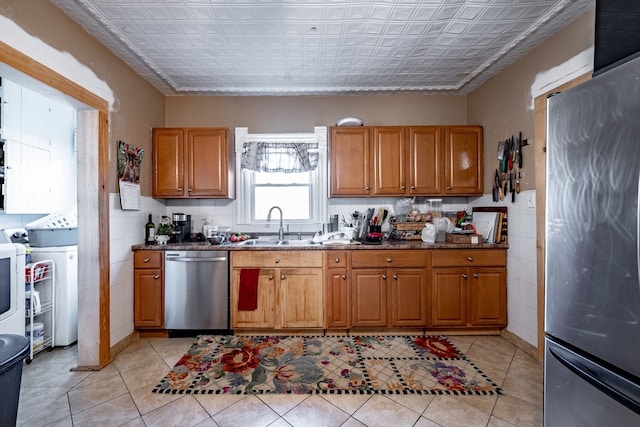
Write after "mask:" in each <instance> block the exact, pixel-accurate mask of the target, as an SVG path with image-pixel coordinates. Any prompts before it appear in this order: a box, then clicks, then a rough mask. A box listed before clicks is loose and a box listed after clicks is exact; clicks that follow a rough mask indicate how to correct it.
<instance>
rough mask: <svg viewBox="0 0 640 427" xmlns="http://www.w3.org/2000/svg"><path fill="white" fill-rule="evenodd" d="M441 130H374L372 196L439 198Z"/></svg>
mask: <svg viewBox="0 0 640 427" xmlns="http://www.w3.org/2000/svg"><path fill="white" fill-rule="evenodd" d="M442 134H443V132H442V127H440V126H421V127H409V128H407V127H401V126H388V127H374V128H373V150H372V151H373V165H374V167H373V183H374V185H373V195H376V196H405V195H406V196H411V195H440V194H441V192H442V186H441V182H442V171H443V166H444V163H443V157H442V156H443V154H444V149H443V140H442Z"/></svg>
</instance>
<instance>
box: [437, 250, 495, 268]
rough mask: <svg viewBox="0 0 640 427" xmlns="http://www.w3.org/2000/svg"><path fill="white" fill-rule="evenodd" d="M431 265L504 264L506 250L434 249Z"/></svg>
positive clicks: (471, 265)
mask: <svg viewBox="0 0 640 427" xmlns="http://www.w3.org/2000/svg"><path fill="white" fill-rule="evenodd" d="M431 265H432V266H433V267H456V266H462V267H482V266H506V265H507V251H505V250H503V249H496V250H493V249H476V250H458V249H451V250H448V249H443V250H434V251H432V255H431Z"/></svg>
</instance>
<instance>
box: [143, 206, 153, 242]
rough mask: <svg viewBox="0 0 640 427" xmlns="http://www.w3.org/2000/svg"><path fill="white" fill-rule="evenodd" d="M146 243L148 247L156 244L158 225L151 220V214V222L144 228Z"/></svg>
mask: <svg viewBox="0 0 640 427" xmlns="http://www.w3.org/2000/svg"><path fill="white" fill-rule="evenodd" d="M144 242H145V243H146V244H147V245H153V244H154V243H155V242H156V225H155V224H154V223H153V219H152V218H151V212H149V221H147V223H146V224H145V226H144Z"/></svg>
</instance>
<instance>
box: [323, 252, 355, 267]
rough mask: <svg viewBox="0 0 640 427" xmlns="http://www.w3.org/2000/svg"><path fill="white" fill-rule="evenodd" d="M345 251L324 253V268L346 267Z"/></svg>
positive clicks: (346, 256) (346, 253)
mask: <svg viewBox="0 0 640 427" xmlns="http://www.w3.org/2000/svg"><path fill="white" fill-rule="evenodd" d="M348 256H349V253H348V252H347V251H325V260H326V261H325V264H324V265H325V267H326V268H346V267H347V265H348Z"/></svg>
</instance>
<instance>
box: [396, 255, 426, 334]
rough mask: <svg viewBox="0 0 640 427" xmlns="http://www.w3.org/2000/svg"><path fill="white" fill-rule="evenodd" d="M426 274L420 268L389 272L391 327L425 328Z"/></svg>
mask: <svg viewBox="0 0 640 427" xmlns="http://www.w3.org/2000/svg"><path fill="white" fill-rule="evenodd" d="M426 276H427V273H426V270H425V269H422V268H406V269H396V270H390V271H389V273H388V275H387V280H389V279H390V280H391V326H423V327H424V326H427V277H426Z"/></svg>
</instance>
